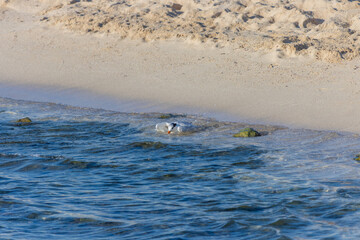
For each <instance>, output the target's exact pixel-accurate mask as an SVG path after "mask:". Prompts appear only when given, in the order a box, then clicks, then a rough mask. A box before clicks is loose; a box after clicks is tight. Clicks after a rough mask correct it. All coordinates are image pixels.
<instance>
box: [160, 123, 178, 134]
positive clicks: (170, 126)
mask: <svg viewBox="0 0 360 240" xmlns="http://www.w3.org/2000/svg"><path fill="white" fill-rule="evenodd" d="M175 127H177V128H175ZM179 127H180V125H179V124H178V123H176V122H173V123H167V122H163V123H158V124H156V127H155V128H156V131H159V132H167V133H168V134H170V133H171V131H173V130H174V129H175V130H177V131H178V132H181V130H180V128H179Z"/></svg>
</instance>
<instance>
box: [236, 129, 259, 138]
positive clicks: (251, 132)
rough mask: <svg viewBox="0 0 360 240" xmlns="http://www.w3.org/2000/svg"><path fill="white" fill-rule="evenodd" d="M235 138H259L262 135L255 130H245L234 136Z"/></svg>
mask: <svg viewBox="0 0 360 240" xmlns="http://www.w3.org/2000/svg"><path fill="white" fill-rule="evenodd" d="M233 136H234V137H259V136H261V134H260V133H259V132H257V131H256V130H254V129H253V128H244V129H242V130H241V131H240V132H238V133H236V134H234V135H233Z"/></svg>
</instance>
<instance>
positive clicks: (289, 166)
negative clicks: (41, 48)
mask: <svg viewBox="0 0 360 240" xmlns="http://www.w3.org/2000/svg"><path fill="white" fill-rule="evenodd" d="M22 117H30V118H31V119H32V120H33V122H32V123H30V124H20V123H16V122H15V121H16V120H17V119H19V118H22ZM164 121H169V122H171V121H176V122H184V123H187V124H191V125H193V126H195V127H196V129H197V130H196V131H193V132H189V133H183V134H163V133H158V132H156V131H155V125H156V123H159V122H164ZM248 126H250V125H248V124H243V123H233V122H221V121H216V120H214V119H208V118H204V117H201V116H193V115H183V114H171V115H170V114H167V115H164V114H161V113H145V114H131V113H120V112H114V111H106V110H101V109H91V108H77V107H71V106H66V105H58V104H51V103H39V102H29V101H19V100H12V99H7V98H0V239H358V238H360V225H359V224H358V223H359V222H360V165H359V163H358V162H357V161H355V160H354V156H355V155H356V154H357V153H358V152H359V151H360V138H359V136H358V135H356V134H351V133H337V132H331V131H312V130H303V129H288V128H282V127H276V126H260V125H257V126H251V127H255V128H256V129H257V130H259V131H260V132H261V133H262V134H263V136H262V137H257V138H234V137H232V135H233V134H234V133H236V132H238V131H239V130H240V129H241V128H243V127H248Z"/></svg>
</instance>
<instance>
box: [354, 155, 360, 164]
mask: <svg viewBox="0 0 360 240" xmlns="http://www.w3.org/2000/svg"><path fill="white" fill-rule="evenodd" d="M354 160H356V161H359V162H360V154H357V155H356V156H355V158H354Z"/></svg>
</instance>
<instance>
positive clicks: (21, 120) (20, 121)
mask: <svg viewBox="0 0 360 240" xmlns="http://www.w3.org/2000/svg"><path fill="white" fill-rule="evenodd" d="M16 122H17V123H31V122H32V121H31V119H30V118H28V117H25V118H20V119H18V120H17V121H16Z"/></svg>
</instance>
